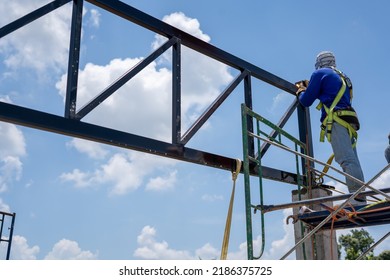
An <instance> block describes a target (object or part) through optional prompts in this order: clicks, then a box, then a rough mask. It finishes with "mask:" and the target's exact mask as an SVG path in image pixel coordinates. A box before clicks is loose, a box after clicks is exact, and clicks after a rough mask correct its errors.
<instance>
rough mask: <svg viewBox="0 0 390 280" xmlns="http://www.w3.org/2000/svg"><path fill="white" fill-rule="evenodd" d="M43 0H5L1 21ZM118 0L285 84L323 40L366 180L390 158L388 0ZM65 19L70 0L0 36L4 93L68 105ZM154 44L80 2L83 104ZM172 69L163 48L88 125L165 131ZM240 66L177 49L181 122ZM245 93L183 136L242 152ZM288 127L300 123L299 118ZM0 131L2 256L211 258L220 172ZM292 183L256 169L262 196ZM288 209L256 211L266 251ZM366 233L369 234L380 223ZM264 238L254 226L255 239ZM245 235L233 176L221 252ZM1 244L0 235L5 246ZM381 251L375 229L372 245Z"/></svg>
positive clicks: (277, 97)
mask: <svg viewBox="0 0 390 280" xmlns="http://www.w3.org/2000/svg"><path fill="white" fill-rule="evenodd" d="M26 2H28V3H26ZM48 2H49V1H44V0H36V1H23V0H14V1H2V2H1V3H0V11H1V15H2V16H1V17H0V26H4V25H5V24H7V23H9V22H11V21H12V20H15V19H17V18H18V17H21V16H23V15H24V14H26V13H28V12H30V11H32V10H33V9H35V8H38V7H40V6H41V5H44V4H46V3H48ZM123 2H125V3H127V4H129V5H132V6H134V7H135V8H137V9H140V10H142V11H144V12H146V13H148V14H150V15H151V16H154V17H156V18H158V19H161V20H164V21H166V22H167V23H169V24H172V25H175V26H176V27H178V28H180V29H182V30H184V31H186V32H188V33H191V34H192V35H194V36H197V37H198V38H201V39H202V40H205V41H207V42H209V43H211V44H213V45H215V46H217V47H219V48H221V49H223V50H225V51H228V52H230V53H231V54H233V55H235V56H238V57H240V58H242V59H244V60H247V61H248V62H250V63H253V64H255V65H257V66H259V67H261V68H263V69H265V70H267V71H269V72H271V73H273V74H275V75H278V76H279V77H281V78H283V79H285V80H288V81H290V82H295V81H298V80H301V79H308V78H309V77H310V74H311V72H312V71H313V68H314V62H315V56H316V55H317V53H318V52H320V51H322V50H331V51H333V52H334V54H335V55H336V59H337V64H338V67H339V68H340V69H341V70H343V71H344V72H345V73H347V74H348V75H349V76H350V78H351V79H352V82H353V85H354V101H353V105H354V107H355V109H356V110H357V112H358V115H359V118H360V122H361V125H362V129H361V130H360V133H359V140H358V153H359V157H360V160H361V163H362V167H363V170H364V174H365V177H366V180H369V179H371V177H373V176H374V175H375V174H376V173H377V172H378V171H379V170H381V169H382V168H383V167H384V166H385V165H386V162H385V158H384V149H385V148H386V145H387V135H388V133H389V132H390V128H389V126H388V124H387V122H386V121H385V120H388V119H389V111H388V100H389V96H388V94H389V89H388V86H387V81H388V76H389V70H388V69H389V68H388V65H389V64H390V57H389V55H388V50H389V49H390V40H389V36H388V29H389V27H390V19H389V17H388V15H387V11H388V10H389V8H390V7H389V5H390V4H389V3H388V1H376V2H375V3H376V4H375V5H369V4H367V2H366V1H353V5H351V3H352V1H327V3H326V4H321V5H319V4H318V3H316V2H315V1H249V0H243V1H203V0H199V1H196V2H195V1H173V0H172V1H170V0H167V1H155V0H154V1H152V0H150V1H123ZM70 18H71V7H70V6H69V5H65V6H64V7H61V8H60V9H58V10H57V11H56V12H55V13H52V14H50V15H46V16H45V17H43V18H41V19H39V20H38V21H37V22H34V23H32V24H30V25H28V26H26V27H24V28H23V29H21V30H18V31H17V32H14V33H13V34H11V35H8V36H7V37H4V38H2V39H1V40H0V60H1V63H0V67H1V68H0V69H1V76H0V99H1V101H4V102H10V103H14V104H17V105H21V106H26V107H29V108H34V109H39V110H42V111H45V112H49V113H53V114H58V115H63V110H64V109H63V108H64V92H65V81H66V77H65V74H66V69H67V55H68V48H69V28H70V26H69V23H70ZM161 42H162V39H161V38H160V37H158V36H156V35H155V34H154V33H152V32H150V31H147V30H144V29H142V28H140V27H138V26H136V25H134V24H132V23H129V22H126V21H124V20H123V19H121V18H118V17H116V16H114V15H111V14H108V13H106V12H105V11H103V10H101V9H99V8H97V7H95V6H93V5H90V4H89V3H86V4H85V8H84V18H83V34H82V50H81V58H80V62H81V64H80V76H79V91H78V106H82V105H83V104H84V103H85V102H87V101H88V100H90V99H91V98H92V97H93V96H94V95H95V94H96V93H98V92H99V91H100V90H102V89H104V87H105V86H107V85H108V84H109V83H110V82H112V81H113V80H115V79H116V78H117V77H118V76H120V75H121V74H123V72H125V71H126V70H127V69H129V68H130V67H131V66H132V65H134V64H135V63H137V62H138V61H139V60H140V59H142V58H143V57H146V56H147V55H149V54H150V53H151V52H152V51H153V50H154V49H155V48H156V46H158V45H159V44H161ZM170 74H171V70H170V67H169V56H168V55H164V56H162V57H161V58H160V59H159V60H157V61H155V63H154V64H152V65H150V66H149V67H148V68H147V69H145V71H144V72H142V73H141V74H140V75H139V76H137V77H136V78H135V79H134V80H133V81H132V82H131V83H129V84H127V85H126V86H125V87H124V88H123V89H121V90H120V91H118V92H117V93H116V94H115V95H113V96H112V97H110V98H109V99H108V100H106V101H105V102H104V103H103V104H102V105H101V106H100V107H99V108H97V109H96V110H95V111H94V112H93V113H91V114H90V115H88V117H87V118H86V119H85V120H84V121H88V122H91V123H96V124H99V125H104V126H109V127H112V128H116V129H122V130H125V131H129V132H131V133H135V134H140V135H144V136H147V137H152V138H156V139H160V140H163V141H169V137H170V106H169V105H167V104H170V101H169V100H170V77H171V76H170ZM236 74H237V72H236V71H234V70H232V69H230V68H228V67H226V66H224V65H221V64H219V63H215V62H210V61H209V60H208V59H206V58H204V57H200V56H199V55H198V54H196V53H193V52H191V51H188V50H186V49H183V85H182V87H183V88H182V91H183V111H182V113H183V115H182V118H183V131H185V128H187V127H188V125H189V124H191V121H193V120H195V119H196V118H197V116H199V114H201V113H202V112H203V110H204V109H205V108H207V106H208V105H209V104H210V103H211V102H212V101H213V100H214V98H215V97H216V96H217V95H218V94H219V93H220V91H221V90H222V89H224V88H225V86H226V85H227V84H228V83H229V82H230V81H231V79H232V78H233V77H234V76H235V75H236ZM253 88H254V89H253V91H254V110H255V111H256V112H258V113H259V114H261V115H263V116H265V117H266V118H268V119H270V120H271V121H274V122H277V121H278V120H279V119H280V118H281V116H282V115H283V113H284V112H285V110H286V108H288V106H289V105H290V104H291V103H292V102H293V100H294V97H293V96H291V95H290V94H288V93H285V92H282V91H281V90H279V89H276V88H273V87H271V86H269V85H266V84H264V83H260V82H256V81H255V82H253ZM242 102H243V95H242V88H238V89H237V92H234V94H233V95H232V96H230V97H229V99H228V100H227V101H226V102H225V103H224V104H223V105H222V106H221V107H220V108H219V109H218V111H217V112H216V113H215V114H214V115H213V117H212V118H210V120H209V121H208V122H207V123H206V124H205V126H204V127H202V129H201V130H200V131H199V133H198V134H197V135H196V136H195V137H194V138H193V139H191V141H190V142H189V143H188V146H189V147H193V148H197V149H200V150H205V151H209V152H213V153H217V154H222V155H226V156H229V157H232V158H242V147H241V118H240V104H241V103H242ZM311 116H312V130H313V139H314V153H315V156H316V157H317V158H318V159H320V160H324V161H325V160H326V159H327V158H328V156H329V155H330V153H331V150H330V146H329V144H328V143H319V142H318V141H317V139H318V133H319V132H318V128H319V121H318V119H319V113H318V112H317V111H316V110H315V108H311ZM286 130H287V131H288V132H290V133H292V134H295V135H296V133H297V128H296V117H295V116H294V117H293V118H292V119H291V121H290V122H289V124H288V125H287V126H286ZM0 135H1V137H0V143H1V144H0V156H1V162H0V209H1V210H3V211H8V212H16V214H17V217H16V225H15V232H14V242H13V248H12V256H11V257H12V258H14V259H198V258H202V259H214V258H218V257H219V254H220V253H219V252H220V248H221V243H222V237H223V231H224V226H225V219H226V213H227V209H228V203H229V198H230V193H231V188H232V180H231V174H230V172H226V171H223V170H219V169H214V168H209V167H205V166H199V165H194V164H189V163H184V162H179V161H174V160H170V159H166V158H162V157H156V156H152V155H148V154H142V153H138V152H134V151H129V150H124V149H119V148H115V147H110V146H106V145H100V144H96V143H92V142H86V141H81V140H79V139H73V138H70V137H65V136H62V135H56V134H53V133H48V132H43V131H39V130H34V129H30V128H25V127H20V126H15V125H12V124H7V123H0ZM288 156H289V155H285V154H280V153H279V151H275V150H272V149H271V151H270V154H269V155H268V156H267V158H266V159H265V164H266V165H268V166H272V167H277V168H281V169H286V170H291V168H292V167H293V166H294V164H295V162H292V161H291V160H290V158H289V157H288ZM389 182H390V174H389V173H386V174H384V176H382V178H381V179H380V180H378V182H376V184H375V185H376V186H378V187H388V186H389ZM329 183H332V182H329ZM340 188H341V189H342V188H343V187H342V186H340ZM291 190H292V186H286V185H284V184H279V183H276V182H272V181H266V182H265V199H266V201H268V202H269V204H271V203H286V202H289V201H290V192H291ZM344 191H345V188H344ZM289 214H290V212H289V210H284V211H282V210H281V211H276V212H272V213H268V214H266V217H265V218H266V247H265V253H264V257H263V258H265V259H279V258H280V257H281V256H283V255H284V253H286V252H287V251H288V250H289V249H290V248H291V247H292V246H293V229H292V225H291V224H290V225H286V224H285V218H286V216H287V215H289ZM367 230H368V231H369V232H370V234H372V236H373V237H374V239H376V240H378V239H379V238H381V237H382V236H383V235H384V234H385V233H386V232H388V230H389V227H388V225H385V226H378V227H371V228H367ZM346 232H347V231H340V232H338V234H342V233H346ZM259 234H260V232H259V231H254V238H255V239H256V240H255V245H256V246H258V244H259V242H260V240H261V239H260V237H259V236H258V235H259ZM2 245H3V244H2ZM245 246H246V232H245V214H244V198H243V177H242V176H239V178H238V181H237V194H236V200H235V208H234V214H233V221H232V231H231V239H230V247H229V256H228V258H230V259H245V258H246V247H245ZM256 248H258V247H256ZM4 249H5V248H4V246H2V247H0V252H4ZM389 249H390V240H386V241H385V242H383V243H382V244H381V245H380V246H378V247H377V248H376V249H375V252H378V253H380V252H381V251H383V250H389ZM2 255H3V254H2ZM291 257H292V258H293V256H291Z"/></svg>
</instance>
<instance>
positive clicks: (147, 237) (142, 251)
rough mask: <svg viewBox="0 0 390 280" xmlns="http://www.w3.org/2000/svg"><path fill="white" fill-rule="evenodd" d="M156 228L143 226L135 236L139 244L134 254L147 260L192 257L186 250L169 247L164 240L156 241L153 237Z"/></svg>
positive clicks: (185, 258)
mask: <svg viewBox="0 0 390 280" xmlns="http://www.w3.org/2000/svg"><path fill="white" fill-rule="evenodd" d="M155 236H156V230H155V229H154V228H153V227H151V226H145V227H144V228H143V229H142V231H141V234H140V235H139V236H138V237H137V242H138V245H139V246H140V247H139V248H137V249H136V250H135V252H134V256H135V257H137V258H141V259H149V260H188V259H194V257H193V256H191V254H190V253H189V252H188V251H182V250H174V249H171V248H169V244H168V242H166V241H162V242H158V241H156V239H155Z"/></svg>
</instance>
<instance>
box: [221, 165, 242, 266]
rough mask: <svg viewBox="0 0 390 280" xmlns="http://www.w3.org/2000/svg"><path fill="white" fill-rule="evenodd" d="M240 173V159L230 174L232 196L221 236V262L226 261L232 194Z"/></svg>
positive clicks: (232, 195)
mask: <svg viewBox="0 0 390 280" xmlns="http://www.w3.org/2000/svg"><path fill="white" fill-rule="evenodd" d="M240 171H241V160H240V159H236V171H233V172H232V180H233V189H232V194H231V196H230V203H229V210H228V214H227V217H226V224H225V232H224V234H223V241H222V249H221V260H226V258H227V253H228V249H229V238H230V228H231V225H232V214H233V204H234V193H235V189H236V180H237V176H238V174H240Z"/></svg>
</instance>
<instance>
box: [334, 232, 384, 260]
mask: <svg viewBox="0 0 390 280" xmlns="http://www.w3.org/2000/svg"><path fill="white" fill-rule="evenodd" d="M373 243H374V239H373V238H372V237H371V236H370V234H369V233H368V232H367V231H366V230H364V229H361V230H357V229H353V230H351V234H347V235H341V236H340V237H339V245H338V246H339V250H341V248H343V249H344V251H345V254H346V256H345V259H346V260H356V259H357V258H358V257H359V256H360V255H361V254H363V252H365V251H366V250H367V249H369V248H370V246H371V245H372V244H373ZM385 252H386V251H385ZM386 256H387V255H386ZM363 259H365V260H372V259H374V254H373V253H372V252H370V253H368V254H367V255H366V256H365V257H364V258H363Z"/></svg>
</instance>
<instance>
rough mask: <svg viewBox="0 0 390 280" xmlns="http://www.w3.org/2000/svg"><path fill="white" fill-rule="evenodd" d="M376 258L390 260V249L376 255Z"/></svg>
mask: <svg viewBox="0 0 390 280" xmlns="http://www.w3.org/2000/svg"><path fill="white" fill-rule="evenodd" d="M375 259H376V260H390V250H385V251H383V252H382V253H380V254H379V256H377V257H375Z"/></svg>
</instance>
